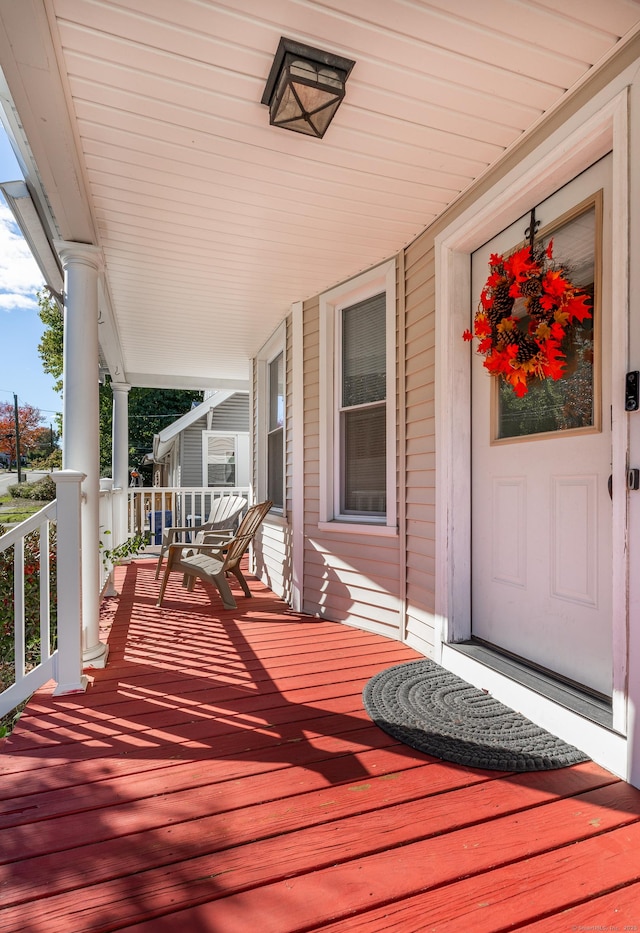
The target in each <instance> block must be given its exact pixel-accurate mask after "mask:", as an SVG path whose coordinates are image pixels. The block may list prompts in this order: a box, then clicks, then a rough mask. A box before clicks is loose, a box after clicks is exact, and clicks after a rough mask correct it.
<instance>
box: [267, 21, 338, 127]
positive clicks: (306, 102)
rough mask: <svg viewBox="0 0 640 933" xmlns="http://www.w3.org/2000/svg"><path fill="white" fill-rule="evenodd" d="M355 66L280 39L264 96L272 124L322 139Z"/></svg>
mask: <svg viewBox="0 0 640 933" xmlns="http://www.w3.org/2000/svg"><path fill="white" fill-rule="evenodd" d="M354 65H355V62H353V61H351V60H350V59H349V58H342V57H341V56H339V55H333V54H332V53H331V52H322V51H320V49H313V48H311V47H310V46H308V45H302V44H301V43H299V42H294V41H293V40H291V39H284V38H282V39H280V43H279V45H278V48H277V50H276V54H275V57H274V59H273V65H272V66H271V71H270V72H269V77H268V79H267V84H266V86H265V89H264V94H263V95H262V103H263V104H266V105H267V106H268V107H269V122H270V123H271V125H272V126H281V127H282V128H283V129H285V130H292V131H293V132H294V133H304V134H305V135H307V136H316V137H318V138H319V139H322V137H323V136H324V134H325V133H326V131H327V127H328V126H329V124H330V123H331V120H332V119H333V115H334V114H335V112H336V110H337V109H338V107H339V106H340V104H341V102H342V98H343V97H344V88H345V84H346V81H347V78H348V77H349V73H350V71H351V69H352V68H353V66H354Z"/></svg>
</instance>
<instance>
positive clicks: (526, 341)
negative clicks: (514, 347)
mask: <svg viewBox="0 0 640 933" xmlns="http://www.w3.org/2000/svg"><path fill="white" fill-rule="evenodd" d="M538 349H539V348H538V344H537V343H536V342H535V340H532V339H531V337H527V336H526V334H523V335H522V337H521V338H520V340H518V352H517V353H516V363H528V362H529V360H530V359H532V358H533V357H534V356H535V355H536V353H537V352H538Z"/></svg>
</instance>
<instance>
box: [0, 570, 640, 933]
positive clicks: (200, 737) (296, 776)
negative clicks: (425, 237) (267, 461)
mask: <svg viewBox="0 0 640 933" xmlns="http://www.w3.org/2000/svg"><path fill="white" fill-rule="evenodd" d="M153 575H154V565H153V563H152V562H151V561H148V560H147V561H145V560H137V561H134V562H133V563H132V564H130V565H128V566H127V567H124V568H118V574H117V585H118V587H119V588H121V589H122V592H121V596H120V597H119V599H117V600H109V601H108V602H107V603H105V604H104V607H103V616H104V618H103V621H102V629H103V633H104V635H105V637H108V639H109V645H110V659H109V665H108V667H107V668H106V669H105V670H104V671H95V672H93V675H92V676H93V683H92V685H91V687H90V689H89V691H88V692H87V694H86V695H83V696H77V695H75V696H70V697H59V698H53V697H52V696H51V691H50V689H49V688H43V690H41V691H39V692H38V693H37V694H36V695H35V696H34V697H33V698H32V700H31V701H30V703H29V705H28V707H27V709H26V711H25V713H24V714H23V716H22V718H21V720H20V722H19V724H18V727H17V729H16V730H15V731H14V733H13V734H12V736H10V737H9V738H8V739H5V740H4V741H2V742H1V743H0V776H1V779H0V890H1V891H2V901H1V902H0V903H1V906H0V929H1V930H2V931H3V933H5V931H6V933H11V931H15V933H18V931H19V933H58V931H60V933H63V931H64V933H69V931H72V933H85V931H86V933H101V931H107V930H128V931H131V933H133V931H136V933H143V931H144V933H164V931H174V930H176V931H180V933H181V931H182V930H185V931H187V930H188V931H189V933H200V931H202V933H247V931H249V930H253V929H259V930H260V933H303V931H311V930H324V931H327V933H343V931H345V933H346V931H349V933H378V931H379V933H382V931H385V933H386V931H398V933H400V931H402V933H411V931H415V933H425V931H427V930H438V931H443V930H446V931H447V933H456V931H463V930H464V931H465V933H467V931H469V930H473V931H474V933H483V931H486V933H499V931H500V933H501V931H505V933H506V931H507V930H518V929H522V930H526V931H530V933H551V931H555V930H565V929H567V930H568V929H571V928H575V929H578V928H580V926H587V925H588V924H592V925H594V924H596V923H597V924H604V923H607V924H609V925H610V926H611V929H613V928H614V926H613V925H614V923H615V924H617V925H618V928H619V929H624V926H625V924H626V925H627V926H628V927H631V928H632V927H633V925H634V924H635V925H636V926H637V927H638V928H639V929H640V900H639V894H640V792H639V791H637V790H635V789H634V788H632V787H630V786H629V785H627V784H625V783H624V782H623V781H621V780H619V779H618V778H616V777H615V776H614V775H612V774H610V773H608V772H607V771H605V770H603V769H602V768H600V767H599V766H597V765H595V764H594V763H593V762H585V763H582V764H579V765H575V766H573V767H570V768H565V769H558V770H555V771H547V772H534V773H528V774H517V775H515V774H508V773H500V772H495V771H483V770H481V769H473V768H465V767H460V766H457V765H453V764H449V763H446V762H441V761H438V760H437V759H435V758H432V757H430V756H428V755H424V754H421V753H419V752H416V751H414V750H412V749H410V748H407V747H406V746H403V745H402V744H400V743H398V742H397V741H396V740H395V739H393V738H392V737H390V736H388V735H387V734H386V733H384V732H382V731H381V730H380V729H378V728H377V727H376V726H375V725H374V724H373V723H371V722H370V720H369V719H368V717H367V716H366V714H365V712H364V710H363V707H362V699H361V691H362V688H363V686H364V684H365V683H366V682H367V680H368V679H369V678H370V677H371V676H373V674H375V673H377V672H378V671H379V670H382V669H384V668H386V667H389V666H391V665H394V664H398V663H402V662H404V661H408V660H411V659H413V658H415V657H417V655H416V654H415V652H413V651H412V650H411V649H408V648H407V647H405V646H403V645H400V644H398V643H397V642H392V641H389V640H387V639H385V638H383V637H381V636H376V635H371V634H368V633H365V632H362V631H359V630H358V629H356V628H351V627H348V626H344V625H339V624H335V623H330V622H326V621H324V620H320V619H316V618H311V617H307V616H303V615H299V614H296V613H293V612H291V611H290V610H289V609H288V608H287V607H286V605H284V604H283V603H282V602H281V601H280V600H278V599H277V598H276V597H274V596H273V594H272V593H271V592H270V591H269V590H268V589H267V588H266V587H264V586H263V585H262V584H260V583H259V582H258V581H256V580H252V581H251V586H252V591H253V592H254V594H255V595H254V599H252V600H246V599H244V598H243V597H240V598H239V600H238V604H239V609H238V611H226V610H222V609H221V608H220V607H221V604H220V602H219V598H218V597H217V595H216V594H215V593H214V592H213V590H209V589H208V588H206V587H204V586H202V585H201V584H198V585H197V586H196V589H195V591H194V593H193V594H188V593H186V591H184V590H182V588H181V587H180V586H179V582H178V579H176V581H173V580H172V581H171V582H170V586H169V588H168V590H167V594H168V598H167V601H166V605H165V607H163V609H162V610H157V609H155V605H154V603H155V598H156V594H157V587H158V586H159V584H158V583H157V582H156V581H155V580H154V579H153ZM601 918H608V919H601Z"/></svg>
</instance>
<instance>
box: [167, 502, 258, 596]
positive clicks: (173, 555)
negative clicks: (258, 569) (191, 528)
mask: <svg viewBox="0 0 640 933" xmlns="http://www.w3.org/2000/svg"><path fill="white" fill-rule="evenodd" d="M272 505H273V503H272V502H270V501H266V502H260V503H258V504H257V505H252V506H250V508H249V509H247V513H246V515H245V516H244V518H243V519H242V521H241V522H240V525H239V526H238V530H237V531H236V533H235V534H233V535H228V536H225V535H220V534H219V533H216V532H205V533H204V535H203V540H202V541H201V542H196V543H194V544H182V543H178V544H176V543H174V544H170V545H169V556H168V558H167V566H166V568H165V571H164V576H163V577H162V583H161V584H160V593H159V595H158V602H157V604H156V605H157V606H162V600H163V599H164V593H165V590H166V588H167V582H168V580H169V574H170V573H172V572H174V571H178V572H179V573H182V574H183V581H182V583H183V586H186V587H187V589H188V590H189V591H191V590H192V589H193V587H194V585H195V581H196V579H200V580H203V581H204V582H205V583H211V585H212V586H215V587H217V589H218V591H219V592H220V595H221V597H222V602H223V604H224V608H225V609H237V608H238V607H237V605H236V601H235V599H234V598H233V594H232V592H231V589H230V587H229V583H228V581H227V574H229V573H232V574H233V575H234V576H235V577H236V579H237V580H238V582H239V583H240V586H241V587H242V589H243V591H244V594H245V596H251V590H250V589H249V585H248V583H247V581H246V580H245V578H244V575H243V573H242V570H241V569H240V561H241V560H242V558H243V556H244V554H245V552H246V550H247V548H248V547H249V545H250V544H251V542H252V540H253V538H254V536H255V533H256V531H257V530H258V528H259V527H260V525H261V524H262V522H263V520H264V518H265V516H266V514H267V512H268V511H269V509H270V508H271V506H272Z"/></svg>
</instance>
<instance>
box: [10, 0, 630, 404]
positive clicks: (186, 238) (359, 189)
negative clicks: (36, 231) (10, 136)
mask: <svg viewBox="0 0 640 933" xmlns="http://www.w3.org/2000/svg"><path fill="white" fill-rule="evenodd" d="M639 26H640V5H639V4H638V3H637V2H631V0H432V2H422V0H227V2H221V0H120V2H118V0H0V67H1V68H2V71H3V73H4V76H5V79H6V83H7V86H8V90H9V92H10V95H11V98H12V100H13V106H14V107H15V110H14V112H13V115H10V117H9V123H10V128H11V129H12V131H13V133H14V136H15V137H16V140H17V142H18V143H20V144H21V145H23V134H24V135H26V139H27V140H28V143H29V147H30V152H24V153H23V158H24V164H25V168H26V170H27V172H28V175H29V180H30V182H31V183H32V185H33V186H34V188H35V191H36V193H37V194H38V193H39V195H40V200H41V207H42V209H43V210H44V211H45V212H47V214H48V216H49V224H50V232H51V235H52V236H55V237H60V238H62V239H67V240H81V241H84V242H92V243H95V244H96V245H98V246H99V247H100V248H101V249H102V252H103V255H104V263H105V277H104V284H103V296H102V299H101V300H102V310H103V318H104V321H105V326H104V327H103V328H102V330H101V333H102V332H104V333H103V338H102V343H103V353H104V355H105V356H106V358H107V360H108V362H109V364H110V365H111V368H112V370H113V371H114V372H115V370H116V369H117V370H118V372H117V374H116V378H119V379H124V380H125V381H129V382H131V383H132V384H134V385H158V386H178V387H180V386H184V387H186V386H189V387H198V388H204V387H207V386H218V387H221V388H222V387H229V388H234V387H240V386H241V385H246V384H247V380H248V378H249V374H250V367H249V360H250V358H251V357H252V356H253V355H255V354H256V352H257V351H258V350H259V348H260V346H261V345H262V344H263V343H264V342H265V340H266V339H267V338H268V337H269V336H270V334H271V333H272V331H273V330H274V329H275V327H276V326H277V325H278V324H279V322H280V321H281V320H282V319H283V317H284V316H285V315H286V314H287V312H288V310H289V308H290V306H291V304H292V303H293V302H295V301H298V300H301V299H305V298H307V297H310V296H313V295H315V294H317V293H318V292H320V291H322V290H324V289H326V288H329V287H331V286H333V285H335V284H336V283H338V282H340V281H343V280H344V279H346V278H348V277H350V276H352V275H354V274H356V273H358V272H359V271H361V270H363V269H366V268H369V267H370V266H372V265H374V264H376V263H378V262H381V261H382V260H385V259H387V258H389V257H390V256H391V255H393V254H394V253H396V252H398V251H399V250H400V249H401V248H402V247H403V246H405V245H406V244H408V243H409V242H411V240H413V239H414V238H415V237H416V236H417V235H418V234H419V233H420V232H421V231H422V230H423V229H424V228H425V227H427V226H428V225H429V224H430V223H431V222H432V221H433V220H434V219H435V218H436V217H438V215H439V214H441V213H442V211H444V210H445V209H446V207H447V206H448V205H450V204H451V203H452V202H453V201H455V199H456V198H457V197H458V196H459V195H460V194H461V193H462V192H464V191H465V190H466V189H468V188H469V186H470V185H471V184H472V183H473V182H474V181H475V180H476V179H478V178H479V177H480V176H482V175H483V173H485V172H486V171H487V169H488V168H489V167H490V166H491V165H493V164H494V163H496V162H497V161H498V160H499V159H500V158H501V157H502V155H503V154H504V152H505V150H507V149H508V148H509V147H510V146H512V145H513V144H514V143H516V141H517V140H519V139H520V138H521V137H522V135H523V134H525V133H527V131H530V130H531V128H532V127H533V126H534V125H535V124H536V123H537V122H538V121H539V119H540V118H541V117H542V116H543V115H544V114H545V113H547V112H548V111H550V110H551V109H553V108H554V107H555V106H556V105H557V104H558V103H559V101H560V100H561V99H562V98H563V97H564V96H565V95H566V94H567V93H568V92H569V91H571V90H572V89H573V88H575V87H576V86H577V85H579V83H580V82H582V81H583V80H584V78H585V76H586V75H587V74H588V73H589V72H590V71H591V70H592V69H593V68H594V66H597V65H598V64H599V63H601V62H603V61H605V60H606V59H607V58H608V57H610V55H611V54H612V52H613V51H614V50H615V49H616V47H618V46H619V45H620V44H621V43H622V42H624V41H626V40H627V39H628V38H629V37H630V36H631V35H632V34H634V33H635V32H636V31H638V29H639ZM281 36H286V37H288V38H291V39H295V40H298V41H300V42H303V43H306V44H309V45H312V46H316V47H319V48H322V49H325V50H327V51H331V52H335V53H337V54H339V55H343V56H346V57H347V58H352V59H355V61H356V65H355V67H354V69H353V71H352V73H351V77H350V79H349V81H348V83H347V94H346V98H345V101H344V103H343V104H342V106H341V107H340V109H339V110H338V113H337V115H336V117H335V119H334V121H333V123H332V125H331V126H330V128H329V130H328V132H327V134H326V136H325V137H324V139H323V140H318V139H314V138H310V137H306V136H301V135H297V134H294V133H291V132H287V131H284V130H282V129H276V128H274V127H271V126H269V115H268V110H267V108H266V107H264V106H263V105H261V103H260V98H261V96H262V92H263V90H264V85H265V82H266V78H267V75H268V73H269V69H270V66H271V62H272V59H273V54H274V52H275V49H276V47H277V45H278V41H279V39H280V37H281Z"/></svg>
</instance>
